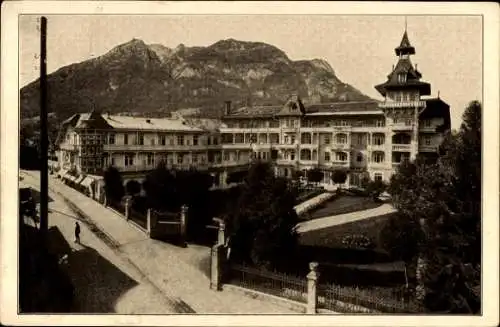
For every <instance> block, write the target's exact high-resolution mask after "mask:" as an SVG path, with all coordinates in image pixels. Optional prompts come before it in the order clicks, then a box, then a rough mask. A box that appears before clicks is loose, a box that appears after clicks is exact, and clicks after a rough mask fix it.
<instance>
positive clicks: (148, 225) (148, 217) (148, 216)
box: [146, 208, 151, 237]
mask: <svg viewBox="0 0 500 327" xmlns="http://www.w3.org/2000/svg"><path fill="white" fill-rule="evenodd" d="M146 229H147V232H148V236H149V237H151V208H149V209H148V212H147V214H146Z"/></svg>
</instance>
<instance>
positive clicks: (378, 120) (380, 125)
mask: <svg viewBox="0 0 500 327" xmlns="http://www.w3.org/2000/svg"><path fill="white" fill-rule="evenodd" d="M375 126H377V127H384V126H385V120H383V119H377V120H376V122H375Z"/></svg>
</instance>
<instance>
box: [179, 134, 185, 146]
mask: <svg viewBox="0 0 500 327" xmlns="http://www.w3.org/2000/svg"><path fill="white" fill-rule="evenodd" d="M177 145H184V136H183V135H177Z"/></svg>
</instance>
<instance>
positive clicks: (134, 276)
mask: <svg viewBox="0 0 500 327" xmlns="http://www.w3.org/2000/svg"><path fill="white" fill-rule="evenodd" d="M24 177H25V178H24V179H23V180H22V181H21V182H20V187H31V188H33V189H35V190H38V191H39V190H40V187H39V178H38V179H37V177H36V175H34V174H32V172H29V173H27V174H24ZM50 183H52V181H50ZM49 197H50V199H49V200H50V203H49V209H50V211H51V212H50V213H49V228H51V227H56V228H55V229H51V230H52V231H53V232H55V234H54V233H52V236H54V237H55V238H51V244H50V245H51V248H54V249H57V250H59V251H57V252H58V253H61V254H63V253H66V254H67V271H68V274H69V276H70V278H71V280H72V283H73V285H74V286H75V299H74V300H75V304H76V307H75V308H74V310H75V311H74V312H75V313H118V314H137V313H143V314H168V313H170V314H171V313H176V312H180V310H179V305H178V303H176V302H175V301H174V300H172V299H169V298H167V297H165V295H164V294H163V293H162V292H160V291H159V290H158V289H157V288H155V287H154V286H153V285H152V284H150V283H149V282H148V281H147V280H145V279H144V278H143V277H142V276H141V274H140V272H138V271H137V269H136V268H135V267H133V266H132V265H130V264H129V263H128V262H127V261H125V260H123V259H122V258H120V257H119V256H117V255H116V254H115V253H114V251H113V250H111V249H110V248H109V247H108V246H107V245H106V244H105V243H104V242H103V241H102V240H100V239H99V238H98V237H97V236H95V235H94V234H93V233H92V231H91V230H90V229H89V228H88V226H87V225H86V224H85V223H83V222H80V228H81V244H76V243H75V242H74V224H75V221H78V220H79V217H78V216H77V215H76V214H75V213H74V212H72V211H71V209H70V208H69V207H68V206H67V205H66V204H65V202H64V200H63V198H62V197H60V196H59V195H57V194H55V193H54V192H49ZM52 241H53V242H52Z"/></svg>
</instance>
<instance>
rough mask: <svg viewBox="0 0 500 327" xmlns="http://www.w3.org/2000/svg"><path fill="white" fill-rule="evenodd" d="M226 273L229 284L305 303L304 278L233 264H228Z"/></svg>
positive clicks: (305, 285)
mask: <svg viewBox="0 0 500 327" xmlns="http://www.w3.org/2000/svg"><path fill="white" fill-rule="evenodd" d="M227 275H228V276H227V281H228V282H229V283H231V284H234V285H237V286H240V287H244V288H249V289H253V290H255V291H260V292H263V293H268V294H272V295H275V296H279V297H284V298H287V299H290V300H295V301H299V302H303V303H307V281H306V279H305V278H300V277H296V276H291V275H287V274H283V273H277V272H271V271H267V270H261V269H256V268H251V267H248V266H243V265H234V264H233V265H230V266H229V269H228V272H227Z"/></svg>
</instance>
